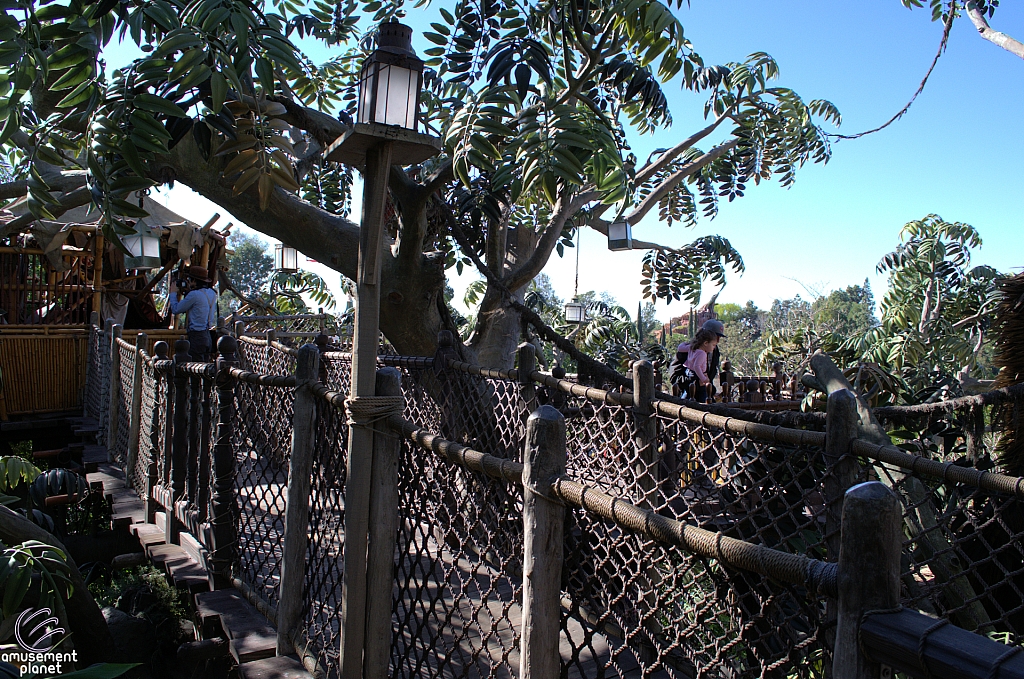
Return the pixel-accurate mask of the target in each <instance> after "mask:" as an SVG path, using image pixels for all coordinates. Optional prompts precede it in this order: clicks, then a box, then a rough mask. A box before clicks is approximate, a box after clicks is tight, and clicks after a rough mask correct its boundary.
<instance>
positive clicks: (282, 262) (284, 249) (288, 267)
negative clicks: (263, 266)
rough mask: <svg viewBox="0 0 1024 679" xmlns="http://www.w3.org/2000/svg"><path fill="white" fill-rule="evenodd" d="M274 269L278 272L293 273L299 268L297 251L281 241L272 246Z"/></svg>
mask: <svg viewBox="0 0 1024 679" xmlns="http://www.w3.org/2000/svg"><path fill="white" fill-rule="evenodd" d="M274 270H275V271H278V272H280V273H295V272H296V271H298V270H299V252H298V250H296V249H295V248H290V247H288V246H287V245H285V244H283V243H278V244H277V245H275V246H274Z"/></svg>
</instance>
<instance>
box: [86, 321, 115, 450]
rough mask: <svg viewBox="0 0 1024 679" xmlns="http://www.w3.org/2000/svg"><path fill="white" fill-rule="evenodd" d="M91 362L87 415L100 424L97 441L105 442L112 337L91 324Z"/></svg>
mask: <svg viewBox="0 0 1024 679" xmlns="http://www.w3.org/2000/svg"><path fill="white" fill-rule="evenodd" d="M88 356H89V362H88V366H89V367H88V373H87V375H86V388H85V415H86V417H91V418H93V419H94V420H96V423H97V424H98V426H99V434H98V436H97V441H98V442H99V443H100V444H103V443H104V438H105V436H106V433H107V432H106V426H107V409H108V408H109V406H110V393H109V390H110V339H109V337H108V336H107V334H106V333H105V332H104V331H103V330H102V329H101V328H99V327H97V326H95V325H92V326H89V350H88Z"/></svg>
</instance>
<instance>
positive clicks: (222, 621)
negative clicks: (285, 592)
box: [196, 589, 308, 677]
mask: <svg viewBox="0 0 1024 679" xmlns="http://www.w3.org/2000/svg"><path fill="white" fill-rule="evenodd" d="M196 616H197V617H198V618H199V624H200V628H201V629H202V630H203V632H204V634H217V633H218V631H219V632H222V633H223V634H224V636H225V637H226V638H227V639H228V647H229V649H230V652H231V655H232V657H234V659H235V661H236V662H237V663H238V664H239V666H240V667H241V666H243V665H244V664H246V663H250V662H253V661H257V660H262V659H264V658H273V657H274V656H275V654H276V653H277V630H276V629H274V626H273V625H271V624H270V623H269V622H268V621H267V619H266V618H264V617H263V615H262V614H261V613H260V612H259V611H257V610H256V608H255V607H253V606H252V604H250V603H249V602H248V601H246V600H245V597H244V596H242V595H241V594H240V593H239V592H238V591H237V590H235V589H220V590H216V591H214V592H203V593H201V594H197V595H196ZM299 667H300V668H301V667H302V666H301V665H299ZM254 676H261V677H264V676H265V677H276V676H282V675H275V674H260V675H254ZM283 676H292V675H283ZM294 676H297V677H298V676H308V674H307V675H294Z"/></svg>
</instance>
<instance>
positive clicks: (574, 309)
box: [565, 300, 586, 323]
mask: <svg viewBox="0 0 1024 679" xmlns="http://www.w3.org/2000/svg"><path fill="white" fill-rule="evenodd" d="M584 311H585V310H584V308H583V305H582V304H580V303H579V302H577V301H576V300H573V301H571V302H566V303H565V322H566V323H582V322H583V321H584V319H585V318H586V314H585V313H584Z"/></svg>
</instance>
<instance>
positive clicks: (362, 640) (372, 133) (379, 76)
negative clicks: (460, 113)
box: [326, 22, 441, 679]
mask: <svg viewBox="0 0 1024 679" xmlns="http://www.w3.org/2000/svg"><path fill="white" fill-rule="evenodd" d="M422 74H423V62H422V61H421V60H420V59H418V58H417V57H416V53H415V52H414V51H413V49H412V29H411V28H409V27H408V26H404V25H402V24H399V23H395V22H386V23H384V24H382V25H381V26H380V29H379V30H378V33H377V49H376V50H374V52H373V53H372V54H370V56H369V57H368V58H367V60H366V62H365V64H364V65H363V69H362V72H361V74H360V83H359V103H358V111H357V115H356V124H355V125H353V126H352V129H350V130H349V131H348V132H346V133H345V134H344V135H342V137H341V138H340V139H338V140H337V141H335V142H334V143H333V144H331V145H330V146H329V147H328V148H327V154H326V156H327V160H330V161H334V162H343V163H346V164H348V165H353V166H356V167H362V168H363V212H362V220H361V224H360V228H359V258H358V270H357V275H356V312H355V328H354V330H353V333H352V335H353V336H352V382H351V384H352V387H351V393H350V398H352V399H354V400H357V401H358V399H360V398H365V397H370V396H374V394H375V386H376V385H375V383H376V372H377V348H378V338H379V335H380V275H381V266H380V261H381V245H382V243H381V241H382V235H383V230H384V208H385V203H386V199H387V187H388V175H389V173H390V171H391V165H392V164H398V165H410V164H414V163H418V162H422V161H424V160H426V159H427V158H430V157H431V156H433V155H436V154H437V153H438V152H439V151H440V148H441V143H440V140H439V139H436V138H434V137H431V136H429V135H426V134H420V133H419V132H417V130H416V128H417V126H418V123H419V111H418V104H419V97H420V87H421V85H422V81H423V78H422ZM373 439H374V433H373V430H372V429H371V428H370V427H369V426H367V425H361V424H360V423H357V422H352V423H350V427H349V439H348V440H349V447H348V466H347V478H346V481H345V554H344V559H345V572H344V586H343V589H342V604H341V625H342V634H341V648H340V657H339V664H340V665H341V676H342V678H343V679H359V678H361V677H363V676H364V669H365V676H368V677H376V676H383V675H381V672H384V673H385V674H386V672H387V667H386V666H385V667H383V668H380V667H377V666H376V664H374V663H373V662H372V660H368V661H367V662H366V667H365V668H364V658H363V649H364V648H365V646H366V632H367V625H368V623H369V624H370V625H371V626H372V625H373V620H370V621H368V620H367V605H368V604H371V605H372V603H373V602H368V601H367V597H366V589H367V541H368V540H367V539H368V536H369V533H370V531H371V530H372V528H371V526H370V525H369V514H370V500H371V486H372V483H371V479H372V478H373V468H372V460H373V458H372V454H373ZM374 492H377V491H374ZM392 539H394V538H393V536H392ZM386 566H387V565H386V564H385V567H386ZM382 610H383V609H382ZM387 620H388V621H390V603H388V606H387Z"/></svg>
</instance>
